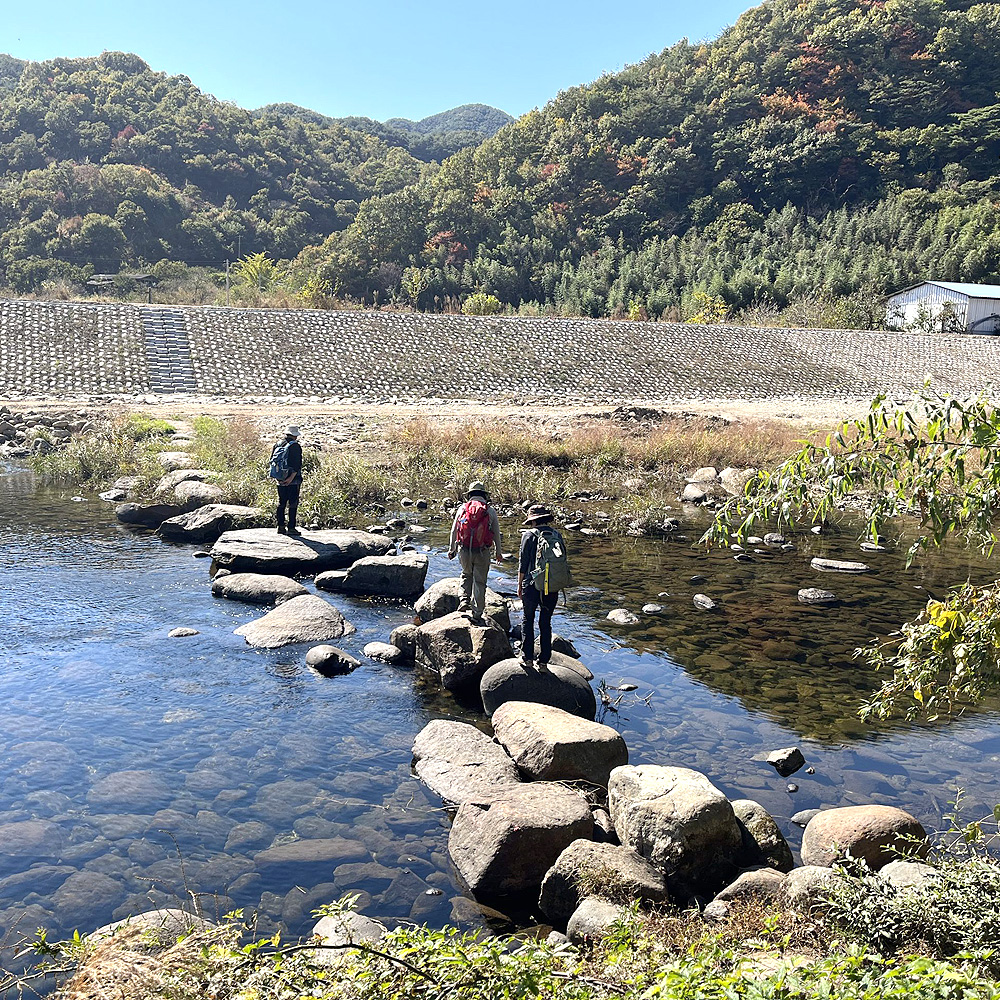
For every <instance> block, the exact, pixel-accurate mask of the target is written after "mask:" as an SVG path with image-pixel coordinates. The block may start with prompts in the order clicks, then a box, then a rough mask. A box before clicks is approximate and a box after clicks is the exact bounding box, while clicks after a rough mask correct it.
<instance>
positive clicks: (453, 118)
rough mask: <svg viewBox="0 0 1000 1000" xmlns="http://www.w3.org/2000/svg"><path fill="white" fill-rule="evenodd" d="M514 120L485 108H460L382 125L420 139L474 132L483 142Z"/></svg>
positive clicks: (468, 105) (483, 105)
mask: <svg viewBox="0 0 1000 1000" xmlns="http://www.w3.org/2000/svg"><path fill="white" fill-rule="evenodd" d="M513 120H514V119H513V118H511V116H510V115H508V114H507V113H506V112H505V111H500V110H499V109H498V108H491V107H490V106H489V105H488V104H463V105H461V106H460V107H457V108H451V109H450V110H448V111H441V112H439V113H438V114H436V115H430V116H429V117H427V118H421V119H420V121H418V122H412V121H410V119H409V118H390V119H389V120H388V121H387V122H386V125H389V126H391V127H392V128H396V129H399V130H400V131H402V132H419V133H420V134H421V135H432V134H434V133H438V134H440V133H448V132H475V133H476V135H478V136H480V137H481V138H483V139H489V138H490V137H491V136H494V135H496V134H497V132H499V131H500V129H502V128H503V127H504V125H509V124H510V123H511V122H512V121H513Z"/></svg>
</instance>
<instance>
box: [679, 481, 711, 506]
mask: <svg viewBox="0 0 1000 1000" xmlns="http://www.w3.org/2000/svg"><path fill="white" fill-rule="evenodd" d="M707 496H708V491H707V490H706V489H704V488H703V486H702V485H701V484H700V483H688V484H687V486H685V487H684V491H683V493H681V500H683V501H684V502H685V503H701V502H702V501H703V500H704V499H705V498H706V497H707Z"/></svg>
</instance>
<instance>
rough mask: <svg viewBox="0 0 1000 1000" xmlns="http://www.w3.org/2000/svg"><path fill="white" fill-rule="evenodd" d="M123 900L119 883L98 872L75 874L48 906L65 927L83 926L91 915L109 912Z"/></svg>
mask: <svg viewBox="0 0 1000 1000" xmlns="http://www.w3.org/2000/svg"><path fill="white" fill-rule="evenodd" d="M124 898H125V890H124V888H123V886H122V884H121V883H120V882H117V881H115V879H113V878H111V877H110V876H108V875H102V874H101V873H100V872H88V871H82V872H75V873H74V874H73V875H70V876H69V878H67V879H66V881H65V882H63V884H62V885H61V886H59V888H58V889H56V891H55V892H54V893H53V894H52V907H53V909H54V910H55V912H56V913H58V914H59V920H60V922H61V923H62V924H63V925H64V926H66V927H74V928H77V927H81V926H82V927H86V926H87V921H88V920H90V919H92V917H93V914H94V913H101V912H105V913H109V912H110V911H111V910H113V909H114V908H115V907H116V906H117V905H118V904H119V903H120V902H121V901H122V900H123V899H124Z"/></svg>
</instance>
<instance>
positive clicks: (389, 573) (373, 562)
mask: <svg viewBox="0 0 1000 1000" xmlns="http://www.w3.org/2000/svg"><path fill="white" fill-rule="evenodd" d="M427 565H428V559H427V556H425V555H419V554H417V553H416V552H403V553H402V554H401V555H388V556H365V558H364V559H359V560H358V561H357V562H354V563H351V565H350V566H349V567H348V568H347V569H346V570H337V569H331V570H327V571H326V572H325V573H320V574H319V576H317V577H316V586H317V587H319V589H320V590H332V591H337V592H340V593H344V594H369V595H371V596H373V597H402V598H406V597H413V596H414V595H415V594H419V593H420V592H421V591H422V590H423V589H424V578H425V577H426V576H427Z"/></svg>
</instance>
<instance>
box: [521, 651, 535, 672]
mask: <svg viewBox="0 0 1000 1000" xmlns="http://www.w3.org/2000/svg"><path fill="white" fill-rule="evenodd" d="M517 662H518V663H520V664H521V666H522V667H524V668H525V669H526V670H531V669H532V668H533V667H534V666H535V664H534V662H533V661H532V660H529V659H528V658H527V657H526V656H525V655H524V653H522V654H521V655H520V656H519V657H518V658H517Z"/></svg>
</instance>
